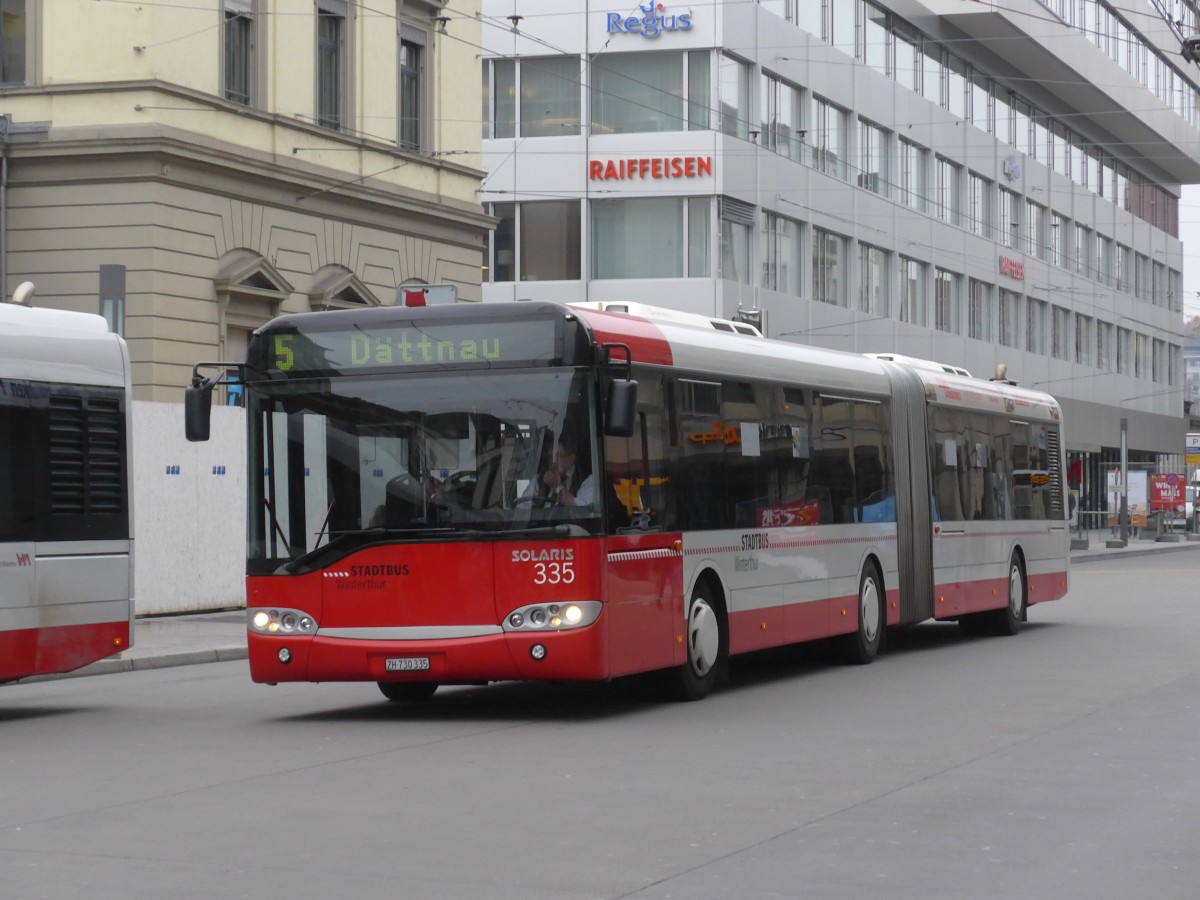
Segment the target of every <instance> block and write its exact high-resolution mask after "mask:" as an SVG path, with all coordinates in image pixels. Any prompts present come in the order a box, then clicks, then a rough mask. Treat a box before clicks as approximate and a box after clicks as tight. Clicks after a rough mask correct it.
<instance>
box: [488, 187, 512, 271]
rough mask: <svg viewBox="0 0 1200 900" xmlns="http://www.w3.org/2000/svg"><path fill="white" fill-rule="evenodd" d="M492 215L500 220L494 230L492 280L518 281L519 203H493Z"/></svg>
mask: <svg viewBox="0 0 1200 900" xmlns="http://www.w3.org/2000/svg"><path fill="white" fill-rule="evenodd" d="M492 215H493V216H495V217H496V218H497V219H499V220H500V221H499V222H497V223H496V230H495V231H493V232H492V266H491V276H492V281H494V282H502V281H516V280H517V270H516V259H517V257H516V253H517V204H515V203H493V204H492Z"/></svg>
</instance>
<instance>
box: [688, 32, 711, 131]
mask: <svg viewBox="0 0 1200 900" xmlns="http://www.w3.org/2000/svg"><path fill="white" fill-rule="evenodd" d="M685 60H686V65H687V86H688V96H687V101H688V124H687V127H688V131H708V129H709V128H711V127H712V84H711V80H712V53H711V52H710V51H708V50H692V51H690V52H689V53H688V55H687V56H686V57H685Z"/></svg>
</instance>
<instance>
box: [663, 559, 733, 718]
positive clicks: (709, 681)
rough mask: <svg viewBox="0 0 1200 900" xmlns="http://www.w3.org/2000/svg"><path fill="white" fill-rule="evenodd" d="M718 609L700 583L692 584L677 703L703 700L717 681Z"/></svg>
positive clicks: (710, 595) (719, 642)
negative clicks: (684, 658)
mask: <svg viewBox="0 0 1200 900" xmlns="http://www.w3.org/2000/svg"><path fill="white" fill-rule="evenodd" d="M723 628H724V625H723V624H722V620H721V613H720V610H719V609H718V608H717V605H716V604H715V603H714V602H713V598H712V592H711V590H710V589H709V587H708V585H707V584H706V583H705V582H704V581H700V582H698V583H697V584H696V589H695V590H694V591H693V592H692V602H691V605H690V606H689V607H688V618H687V631H686V633H685V635H684V641H685V643H686V644H687V662H685V663H684V664H683V665H682V666H680V667H679V670H678V673H679V675H678V684H677V685H676V690H675V691H674V694H675V696H676V697H677V698H678V699H680V700H703V699H704V698H705V697H707V696H708V694H709V692H710V691H711V690H712V689H713V685H714V684H715V683H716V680H717V660H718V659H719V658H720V654H721V645H722V640H721V637H722V630H723Z"/></svg>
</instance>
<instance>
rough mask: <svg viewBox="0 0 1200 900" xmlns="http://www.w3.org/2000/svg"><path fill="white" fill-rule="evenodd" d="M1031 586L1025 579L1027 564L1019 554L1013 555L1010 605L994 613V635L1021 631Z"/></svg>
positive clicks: (1010, 569) (1009, 586)
mask: <svg viewBox="0 0 1200 900" xmlns="http://www.w3.org/2000/svg"><path fill="white" fill-rule="evenodd" d="M1028 596H1029V585H1028V583H1027V581H1026V579H1025V564H1024V562H1022V560H1021V555H1020V554H1019V553H1013V555H1012V559H1011V560H1009V563H1008V603H1006V604H1004V609H996V610H993V611H992V619H991V623H992V628H991V631H992V634H998V635H1004V636H1010V637H1011V636H1012V635H1014V634H1016V633H1017V632H1018V631H1020V630H1021V622H1022V621H1023V620H1024V619H1025V603H1026V600H1027V598H1028Z"/></svg>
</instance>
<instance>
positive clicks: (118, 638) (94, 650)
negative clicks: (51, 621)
mask: <svg viewBox="0 0 1200 900" xmlns="http://www.w3.org/2000/svg"><path fill="white" fill-rule="evenodd" d="M128 646H129V622H128V621H125V622H103V623H100V624H98V625H62V626H57V627H52V628H23V629H19V630H17V631H0V681H8V680H11V679H14V678H25V677H28V676H30V675H52V674H57V673H61V672H72V671H74V670H75V669H78V668H80V667H82V666H86V665H87V664H88V663H91V662H95V661H96V660H98V659H103V658H104V657H106V656H111V655H112V654H114V653H117V652H119V651H121V650H124V649H125V648H127V647H128Z"/></svg>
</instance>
